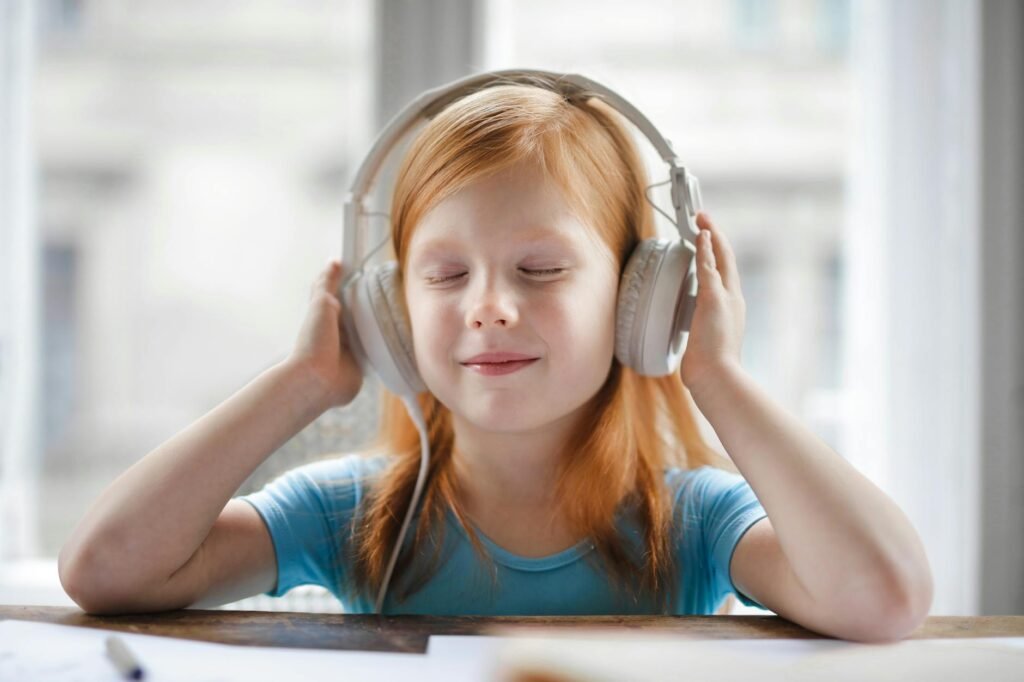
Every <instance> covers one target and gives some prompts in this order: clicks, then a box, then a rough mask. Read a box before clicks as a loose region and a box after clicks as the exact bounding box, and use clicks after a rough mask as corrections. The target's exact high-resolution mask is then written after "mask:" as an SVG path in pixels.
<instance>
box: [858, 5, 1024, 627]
mask: <svg viewBox="0 0 1024 682" xmlns="http://www.w3.org/2000/svg"><path fill="white" fill-rule="evenodd" d="M854 8H855V12H854V13H855V30H854V35H855V36H856V38H855V45H854V55H853V59H852V64H853V65H854V68H855V71H856V74H855V76H856V77H855V82H856V83H857V87H858V88H859V89H860V97H859V98H858V100H859V101H860V102H862V107H861V109H860V110H859V111H857V112H855V116H854V120H855V121H857V130H856V131H855V132H854V134H853V135H851V140H852V141H853V145H854V147H853V148H852V149H851V168H850V178H851V181H850V185H849V189H850V194H849V197H848V200H849V201H848V204H849V206H850V207H851V211H850V214H849V221H848V224H847V226H846V232H847V234H846V239H845V240H844V241H845V244H846V246H847V248H848V252H847V254H846V262H847V263H848V264H849V266H850V267H849V279H848V287H847V293H848V297H847V301H846V308H845V309H846V315H847V317H846V320H845V322H846V329H847V330H848V333H849V336H848V346H847V353H846V358H847V364H846V367H845V371H846V382H847V385H848V386H850V393H849V404H848V407H849V410H848V413H849V414H850V415H851V417H850V419H851V421H850V424H849V427H848V429H847V430H846V440H845V443H844V444H843V452H844V454H845V455H846V456H847V457H848V458H849V459H850V460H851V461H852V462H853V463H854V464H855V465H856V466H858V468H860V469H861V471H863V472H865V473H866V474H868V475H869V476H870V477H871V478H872V480H874V481H875V482H876V483H879V484H880V485H881V486H882V487H883V488H885V489H886V490H887V491H888V492H889V493H890V494H891V495H892V496H893V497H894V498H895V499H896V501H897V502H898V503H899V504H900V506H901V507H902V508H903V509H904V510H905V511H906V512H907V513H908V515H909V516H910V517H911V520H912V521H913V523H914V525H915V527H916V528H917V529H918V531H919V532H920V534H921V536H922V538H923V540H924V542H925V545H926V548H927V550H928V555H929V557H930V559H931V563H932V569H933V573H934V577H935V600H934V603H933V607H932V614H933V615H942V614H963V615H972V614H977V613H985V612H989V613H1014V612H1016V613H1020V612H1022V610H1024V603H1022V600H1021V595H1022V574H1024V564H1022V563H1021V558H1020V555H1021V550H1020V546H1021V544H1022V543H1021V538H1022V537H1024V513H1022V512H1021V509H1022V507H1021V502H1020V497H1021V495H1020V493H1021V488H1022V484H1024V475H1022V468H1021V464H1020V460H1021V447H1022V440H1021V432H1020V428H1021V427H1020V426H1017V425H1019V424H1020V421H1021V417H1022V411H1021V403H1022V401H1024V391H1022V390H1021V384H1022V382H1021V378H1022V374H1021V364H1020V351H1019V348H1020V341H1021V340H1022V339H1021V338H1020V329H1021V325H1020V320H1021V312H1020V311H1021V310H1024V300H1022V295H1021V291H1022V288H1021V286H1020V275H1019V274H1018V272H1017V269H1016V267H1015V266H1014V262H1015V260H1016V259H1015V256H1018V257H1019V255H1020V244H1021V242H1020V239H1019V237H1018V236H1017V235H1018V234H1019V232H1020V225H1021V212H1020V207H1019V204H1012V201H1011V195H1012V194H1015V193H1019V191H1020V189H1021V187H1022V186H1024V184H1022V182H1021V174H1020V158H1021V145H1020V140H1021V138H1020V127H1021V118H1020V92H1021V82H1020V70H1019V69H1017V70H1014V69H1012V68H1011V67H1010V66H1009V65H1008V64H1005V63H1003V62H1002V60H993V59H991V58H989V57H988V55H989V54H990V53H991V52H992V51H993V49H995V52H996V53H997V54H999V55H1000V56H1001V57H1002V56H1005V53H1006V51H1007V50H1010V51H1014V50H1015V54H1016V60H1017V62H1016V63H1017V64H1018V65H1019V64H1020V58H1019V55H1020V48H1019V45H1020V40H1021V25H1020V16H1021V12H1020V7H1019V5H1016V3H1014V2H996V1H993V2H988V3H982V2H980V0H944V1H943V2H934V1H933V0H904V1H902V2H897V3H893V2H887V1H886V0H865V2H863V3H854ZM999 14H1004V15H1007V16H1008V17H1011V18H1012V17H1016V19H1015V20H1012V21H1009V22H1007V21H998V20H993V18H994V16H995V15H999ZM1000 46H1001V47H1000ZM1001 71H1007V73H1005V74H1003V75H999V72H1001ZM1013 74H1015V75H1013ZM997 80H998V81H999V82H996V81H997ZM1008 91H1009V92H1010V93H1014V92H1015V93H1016V95H1015V96H1014V95H1012V94H1011V95H1009V96H1008V95H1007V92H1008ZM1009 102H1015V103H1016V104H1014V105H1013V106H1015V107H1016V109H1015V111H1016V115H1015V116H1007V115H1005V112H1006V110H1007V106H1008V103H1009ZM994 111H997V112H1000V115H999V116H996V117H992V116H991V113H992V112H994ZM986 140H990V141H995V143H994V144H986V143H985V141H986ZM1003 157H1005V158H1003ZM1008 159H1015V162H1014V163H1015V165H1014V164H1013V163H1009V161H1008ZM997 169H998V170H997ZM1008 173H1009V177H1007V174H1008ZM983 179H988V180H989V181H993V180H995V181H997V182H998V183H999V184H1000V185H1001V186H1006V187H1007V189H1006V190H1005V191H1003V192H1002V194H999V191H1000V190H999V189H998V187H996V189H995V191H996V195H993V191H994V190H993V188H992V183H991V182H983ZM1008 183H1009V184H1008ZM1008 187H1014V188H1015V190H1010V189H1008ZM993 201H996V202H998V201H1002V202H1003V204H1002V205H999V204H998V203H997V204H996V205H993ZM994 243H1002V244H1003V245H1004V248H1003V249H1001V250H1000V251H994V250H993V246H992V245H993V244H994ZM993 257H995V258H994V259H993ZM993 296H996V297H997V298H998V300H999V301H1000V302H1001V303H1000V308H999V310H993V308H992V306H991V303H990V301H991V300H992V299H993ZM1014 329H1015V330H1016V331H1015V332H1013V331H1012V330H1014ZM993 353H996V355H995V357H993ZM986 405H991V406H998V407H999V408H1001V411H1000V413H999V414H995V413H992V412H990V411H989V410H985V409H983V406H986ZM993 484H995V487H993ZM1014 489H1016V491H1017V493H1016V495H1015V496H1014V494H1013V491H1014ZM990 536H991V537H990ZM983 538H988V539H986V540H985V544H986V546H983ZM993 550H995V551H996V554H993ZM993 568H995V569H996V570H992V569H993ZM993 577H998V579H999V580H1001V581H1002V583H1001V584H998V585H995V584H993V583H992V579H993ZM983 583H984V585H985V587H984V590H985V592H986V593H987V594H990V595H993V596H992V597H991V598H989V599H987V600H986V602H985V604H984V605H983V604H982V601H981V595H982V593H983V588H982V584H983ZM999 595H1002V596H999ZM1014 595H1016V596H1015V597H1014ZM1007 597H1009V598H1010V599H1015V600H1016V601H1007V600H1006V599H1007Z"/></svg>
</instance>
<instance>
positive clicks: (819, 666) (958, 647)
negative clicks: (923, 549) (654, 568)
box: [429, 631, 1024, 682]
mask: <svg viewBox="0 0 1024 682" xmlns="http://www.w3.org/2000/svg"><path fill="white" fill-rule="evenodd" d="M470 639H471V638H459V639H457V638H453V637H436V636H435V637H431V641H430V646H429V653H430V655H431V656H441V657H446V658H449V659H453V660H459V659H460V658H461V659H463V660H466V661H470V662H475V663H477V664H479V656H480V654H479V652H477V653H474V650H476V649H479V648H481V647H483V646H485V645H484V644H482V643H481V644H474V643H473V642H471V641H469V640H470ZM460 640H461V641H460ZM486 646H488V647H490V648H489V650H488V652H487V655H486V659H487V660H489V661H490V660H493V661H495V665H496V667H497V669H500V670H502V671H504V673H505V674H508V672H509V671H519V672H535V673H545V674H547V675H549V676H555V675H558V676H559V677H558V679H566V680H586V681H587V682H605V681H611V680H616V681H618V680H633V681H635V682H656V681H657V682H661V681H662V680H701V681H702V682H727V681H728V682H733V681H739V680H742V681H743V682H749V680H751V679H756V680H758V682H783V681H786V682H791V681H796V682H800V681H804V680H806V681H808V682H809V681H811V680H814V681H815V682H817V681H818V680H830V682H844V681H850V682H853V681H857V682H860V681H862V680H875V681H880V682H884V681H889V680H891V681H892V682H906V680H929V681H933V680H938V681H946V680H950V681H952V680H958V681H960V680H976V681H978V682H981V681H982V680H983V681H984V682H1003V681H1006V682H1022V681H1024V637H1007V638H978V639H928V640H905V641H902V642H896V643H890V644H858V643H855V642H845V641H841V640H831V639H817V640H814V639H811V640H798V639H789V640H787V639H747V640H742V639H738V640H697V639H691V638H687V637H685V636H679V635H669V634H655V633H636V634H623V633H621V632H620V633H616V634H614V635H613V634H611V633H607V632H606V633H600V632H593V633H591V634H586V635H581V634H578V633H576V632H571V631H561V632H558V631H552V632H551V633H549V634H543V635H541V634H538V635H537V636H533V635H529V636H525V635H524V636H522V637H516V638H514V639H513V638H504V639H501V640H495V641H493V642H491V643H489V644H486ZM474 656H477V657H478V658H477V659H474V658H473V657H474Z"/></svg>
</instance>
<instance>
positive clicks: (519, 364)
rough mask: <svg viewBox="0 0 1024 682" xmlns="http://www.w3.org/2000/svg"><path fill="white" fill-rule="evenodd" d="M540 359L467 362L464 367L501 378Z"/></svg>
mask: <svg viewBox="0 0 1024 682" xmlns="http://www.w3.org/2000/svg"><path fill="white" fill-rule="evenodd" d="M539 359H540V358H530V359H528V360H510V361H508V362H465V363H463V364H462V366H463V367H465V368H467V369H470V370H472V371H474V372H476V373H477V374H482V375H484V376H499V375H502V374H512V373H513V372H518V371H519V370H521V369H523V368H525V367H528V366H530V365H532V364H533V363H535V362H537V360H539Z"/></svg>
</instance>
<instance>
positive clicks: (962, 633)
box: [0, 606, 1024, 653]
mask: <svg viewBox="0 0 1024 682" xmlns="http://www.w3.org/2000/svg"><path fill="white" fill-rule="evenodd" d="M5 618H10V619H14V620H31V621H38V622H42V623H58V624H62V625H78V626H84V627H92V628H102V629H105V630H121V631H124V632H134V633H138V634H146V635H164V636H168V637H181V638H184V639H194V640H201V641H205V642H219V643H222V644H242V645H251V646H276V647H297V648H316V649H350V650H362V651H405V652H409V653H426V650H427V639H428V638H429V637H430V635H473V634H488V633H490V632H492V631H493V629H494V628H496V627H498V628H508V627H515V628H527V629H531V628H532V629H537V628H545V629H547V628H576V629H580V628H585V629H588V630H589V629H606V628H620V629H628V630H633V631H636V630H642V631H644V632H658V633H665V632H677V633H679V634H681V635H686V636H688V637H697V638H704V639H780V638H787V639H818V638H820V636H819V635H816V634H815V633H813V632H811V631H809V630H805V629H804V628H802V627H800V626H799V625H795V624H793V623H791V622H789V621H787V620H783V619H782V618H779V617H778V616H559V617H549V616H501V617H481V616H453V617H439V616H386V617H380V618H379V617H377V616H373V615H369V616H366V615H343V614H324V613H286V612H265V611H216V610H213V611H200V610H191V609H186V610H183V611H168V612H166V613H157V614H141V615H130V616H89V615H86V614H85V613H83V612H82V611H80V610H78V609H76V608H66V607H54V606H0V619H5ZM944 637H1024V616H976V617H963V616H932V617H930V618H928V619H927V620H926V621H925V623H924V624H923V625H921V627H919V628H918V629H917V630H916V631H914V633H912V635H911V636H910V637H909V639H935V638H944Z"/></svg>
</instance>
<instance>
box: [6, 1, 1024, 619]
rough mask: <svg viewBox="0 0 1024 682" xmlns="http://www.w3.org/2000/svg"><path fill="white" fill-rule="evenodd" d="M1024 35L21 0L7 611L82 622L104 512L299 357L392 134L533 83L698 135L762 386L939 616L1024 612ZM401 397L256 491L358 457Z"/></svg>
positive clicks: (798, 9) (426, 6)
mask: <svg viewBox="0 0 1024 682" xmlns="http://www.w3.org/2000/svg"><path fill="white" fill-rule="evenodd" d="M1022 34H1024V10H1022V8H1021V6H1020V4H1018V3H1016V2H1013V1H1012V0H1005V1H997V0H991V1H988V2H984V1H982V0H945V1H942V2H931V1H926V0H905V1H904V2H900V3H888V2H884V1H883V0H863V1H862V2H857V1H856V0H728V1H722V2H716V3H706V2H698V1H697V0H671V1H669V0H632V1H631V2H629V3H620V2H608V1H604V0H601V1H598V0H587V1H586V2H584V1H583V0H557V1H554V2H552V1H546V2H541V1H540V0H519V1H516V2H513V1H512V0H423V1H419V2H417V1H414V0H381V1H379V2H371V1H370V0H288V1H285V0H276V1H274V0H259V1H253V0H249V1H246V2H241V1H239V0H234V1H231V0H221V1H218V2H212V1H209V0H207V1H202V0H189V1H186V2H169V1H163V2H161V1H157V0H140V1H138V2H133V3H118V2H112V1H111V0H41V1H40V2H30V1H28V0H0V458H2V459H0V603H6V604H13V603H26V604H67V605H70V604H71V602H70V600H68V598H67V597H66V596H65V595H64V593H63V591H62V590H61V588H60V585H59V582H58V580H57V572H56V555H57V552H58V551H59V549H60V547H61V545H62V544H63V542H64V541H65V539H66V538H67V537H68V535H69V534H70V532H71V530H72V528H73V527H74V525H75V524H76V523H77V521H78V519H79V518H80V517H81V516H82V514H83V513H84V512H85V510H86V508H87V507H88V506H89V504H90V503H91V502H92V501H93V500H94V499H95V498H96V497H97V496H98V494H99V493H100V492H101V490H102V489H103V488H104V487H105V486H106V485H107V484H109V483H110V482H111V481H112V480H113V479H114V478H115V477H116V476H117V475H118V474H120V473H121V472H122V471H124V470H125V469H126V468H127V467H128V466H130V465H131V464H132V463H133V462H135V461H137V460H138V459H139V458H141V457H142V456H144V455H145V454H146V453H147V452H149V451H151V450H152V449H153V448H155V447H156V446H157V445H159V444H160V443H161V442H163V441H164V440H166V439H167V438H169V437H171V436H172V435H174V434H175V433H177V432H178V431H180V430H181V429H183V428H185V427H186V426H187V425H189V424H190V423H191V422H193V421H194V420H195V419H197V418H199V417H200V416H202V415H203V414H205V413H206V412H208V411H209V410H211V409H212V408H213V407H215V406H216V405H217V404H218V403H220V402H221V401H223V400H224V399H226V398H227V397H229V396H230V395H231V394H232V393H233V392H235V391H237V390H238V389H239V388H241V387H242V386H244V385H245V384H246V383H247V382H248V381H249V380H251V379H252V378H253V377H255V376H256V375H257V374H259V373H260V372H261V371H263V370H264V369H266V368H268V367H269V366H271V365H273V364H274V363H276V362H278V361H279V360H281V359H283V358H284V357H285V355H286V354H287V353H288V351H289V350H290V348H291V344H292V342H293V340H294V338H295V335H296V334H297V332H298V329H299V324H300V322H301V320H302V317H303V315H304V313H305V305H306V300H307V295H308V291H309V286H310V284H311V282H312V281H313V279H314V278H315V276H316V275H317V273H318V271H319V269H320V268H321V267H322V265H323V264H324V262H325V261H326V260H327V259H328V258H330V257H338V256H340V252H341V225H342V204H343V200H344V196H345V194H346V192H347V190H348V186H349V183H350V181H351V179H352V176H353V173H354V171H355V169H356V168H357V167H358V164H359V163H360V161H361V160H362V157H363V155H364V154H365V153H366V152H367V151H368V150H369V147H370V145H371V143H372V141H373V139H374V137H375V135H376V134H377V133H378V132H379V131H380V130H381V129H382V127H383V126H384V125H385V124H386V123H387V121H388V120H390V117H391V116H393V115H394V114H395V113H397V112H398V111H399V109H400V108H401V107H402V106H404V105H405V104H407V103H408V102H409V101H411V100H412V99H413V98H414V97H415V96H416V95H417V94H418V93H420V92H421V91H423V90H424V89H426V88H430V87H435V86H437V85H440V84H442V83H445V82H447V81H450V80H453V79H455V78H458V77H461V76H464V75H468V74H470V73H474V72H478V71H483V70H492V69H500V68H514V67H528V68H541V69H547V70H554V71H574V72H579V73H582V74H584V75H586V76H589V77H590V78H593V79H595V80H597V81H599V82H601V83H603V84H605V85H607V86H609V87H611V88H612V89H614V90H616V91H617V92H619V93H620V94H621V95H623V96H624V97H626V98H627V99H628V100H630V101H631V102H632V103H633V104H634V105H636V106H637V107H638V108H639V109H640V110H641V111H642V112H644V113H645V114H646V115H647V116H648V118H650V119H651V121H652V122H653V123H654V124H655V125H656V126H657V127H658V128H659V129H660V130H661V132H662V133H663V134H664V135H665V136H666V137H668V138H669V139H671V140H672V142H673V146H674V148H675V150H676V152H677V153H678V154H679V157H680V158H681V160H682V162H683V164H684V165H686V166H687V167H688V168H689V169H690V170H691V171H692V172H694V173H695V174H696V175H697V176H698V177H699V178H700V181H701V187H702V190H703V198H704V204H705V208H706V209H707V210H708V211H709V212H710V214H711V215H712V217H713V218H715V220H716V222H717V224H719V225H720V226H721V228H722V229H723V230H724V231H725V232H726V233H727V234H728V235H729V237H730V239H731V240H732V242H733V244H734V247H735V250H736V254H737V259H738V261H739V268H740V276H741V280H742V287H743V293H744V296H745V298H746V300H747V311H748V319H747V329H746V336H745V340H744V346H743V363H744V366H745V367H746V369H747V370H748V371H749V373H750V374H752V375H753V376H754V378H755V379H756V380H757V381H758V383H759V384H760V385H762V386H763V387H764V388H765V389H766V390H767V391H768V392H769V393H770V394H771V395H772V396H773V397H774V398H775V399H776V400H777V401H778V402H780V403H781V404H782V405H784V406H785V407H786V408H787V409H788V410H790V411H791V412H792V413H794V414H795V415H797V416H798V417H799V418H800V419H801V420H802V421H803V422H804V423H806V424H807V425H808V426H809V427H810V428H811V429H812V430H813V431H814V432H815V433H817V434H818V435H819V436H820V437H821V438H822V439H824V440H825V442H827V443H828V444H829V445H830V446H832V447H833V448H834V449H835V450H836V451H837V452H839V453H840V454H841V455H842V456H843V457H845V458H846V459H847V460H849V461H850V462H851V463H853V464H854V465H855V466H856V467H857V468H858V469H859V470H860V471H861V472H863V473H864V474H865V475H867V476H869V477H870V478H871V479H872V480H873V481H874V482H875V483H876V484H878V485H879V486H881V487H882V488H883V489H884V490H886V491H887V492H888V493H889V494H890V495H892V496H893V497H894V498H895V499H896V501H897V502H898V503H899V504H900V505H901V507H902V508H903V509H904V510H905V511H906V512H907V513H908V515H909V516H910V517H911V520H912V521H913V522H914V524H915V526H916V528H917V529H918V531H919V532H920V534H921V536H922V538H923V539H924V541H925V544H926V547H927V550H928V553H929V557H930V559H931V561H932V566H933V571H934V574H935V581H936V592H935V601H934V604H933V609H932V613H933V614H960V615H973V614H997V613H998V614H1008V613H1018V614H1019V613H1024V546H1022V545H1024V542H1022V539H1024V434H1022V428H1024V427H1022V424H1024V407H1022V405H1024V367H1022V362H1021V359H1022V358H1021V351H1020V348H1021V347H1024V346H1022V342H1024V324H1022V318H1024V315H1022V311H1024V281H1022V277H1021V275H1020V271H1019V268H1018V267H1017V264H1016V259H1017V258H1019V257H1020V256H1022V255H1024V244H1022V240H1021V230H1020V228H1021V225H1022V209H1021V204H1020V199H1019V198H1018V195H1019V194H1020V191H1021V190H1022V189H1024V179H1022V171H1021V165H1022V160H1024V143H1022V138H1021V127H1022V124H1021V121H1024V111H1022V91H1024V83H1022V81H1021V78H1020V74H1021V73H1022V72H1024V68H1022V67H1024V58H1022V54H1021V44H1022V40H1021V38H1022ZM637 139H638V141H639V143H640V144H641V145H642V148H643V149H644V150H645V154H646V155H647V158H648V159H649V163H650V175H651V178H652V181H661V180H663V179H665V178H666V177H667V175H666V174H665V169H664V167H663V166H662V165H661V164H660V162H659V161H658V159H657V158H656V157H655V155H654V154H653V152H652V151H651V150H650V149H649V148H648V146H647V145H646V143H645V142H643V140H642V138H640V137H639V136H638V137H637ZM385 192H386V187H384V186H383V183H382V187H381V188H380V192H378V199H379V202H378V205H379V207H380V208H379V210H386V209H385V208H383V207H384V206H385V205H386V194H385ZM655 196H657V194H656V195H655ZM660 203H661V205H662V206H666V205H667V204H666V202H665V197H664V195H663V196H662V201H661V202H660ZM661 228H662V229H665V230H670V229H671V226H668V225H667V224H662V225H661ZM376 388H377V387H376V384H375V383H374V382H372V381H370V382H367V383H366V385H365V388H364V390H363V393H362V394H361V395H360V397H359V398H358V399H357V400H356V401H355V402H354V403H353V404H352V405H350V406H348V407H346V408H344V409H339V410H332V411H330V412H328V413H327V414H325V415H323V416H322V417H321V418H320V419H318V420H317V421H316V422H314V423H313V424H312V425H311V426H310V427H309V428H307V429H306V430H304V431H303V432H302V433H300V434H299V435H297V436H296V437H295V438H294V439H293V440H292V441H290V442H289V443H288V444H286V445H285V446H284V447H283V448H282V449H281V450H280V451H279V452H277V453H275V455H273V456H272V457H271V458H270V459H268V460H267V462H266V463H265V464H264V465H263V466H261V467H260V469H258V470H257V471H256V472H255V473H254V474H253V476H252V477H250V479H249V480H248V481H247V482H246V484H245V486H243V489H242V490H240V491H239V492H240V493H242V492H248V491H250V490H253V489H255V488H258V487H259V486H261V485H262V484H263V483H264V482H266V481H267V480H268V479H269V478H271V477H273V476H274V475H276V474H277V473H280V472H282V471H284V470H286V469H288V468H290V467H293V466H296V465H297V464H300V463H303V462H305V461H309V460H313V459H318V458H321V457H323V456H324V455H326V454H328V453H336V452H344V451H349V450H353V449H355V448H357V447H358V446H359V445H360V444H361V443H363V442H364V440H365V439H366V438H367V437H368V436H370V435H371V434H372V433H373V432H374V429H375V427H376V414H375V408H376V404H377V403H376V394H377V391H376ZM703 426H704V428H705V430H706V432H707V434H708V437H709V438H710V439H711V440H712V441H713V442H718V441H717V437H716V436H715V434H714V431H713V430H712V429H711V428H710V425H708V424H707V423H706V422H705V423H704V424H703ZM325 594H326V593H324V592H322V591H319V590H316V589H312V588H299V589H297V590H293V592H292V593H290V594H289V595H287V596H286V597H284V598H282V599H277V600H271V599H268V598H265V597H256V598H253V599H250V600H245V602H243V603H239V604H235V605H232V606H233V607H235V608H264V609H278V608H283V609H306V610H328V611H329V610H336V609H337V608H338V605H337V603H336V602H334V600H333V599H332V598H330V597H329V596H325ZM734 609H735V612H737V613H740V612H758V611H757V610H756V609H747V608H745V607H741V606H735V607H734Z"/></svg>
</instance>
